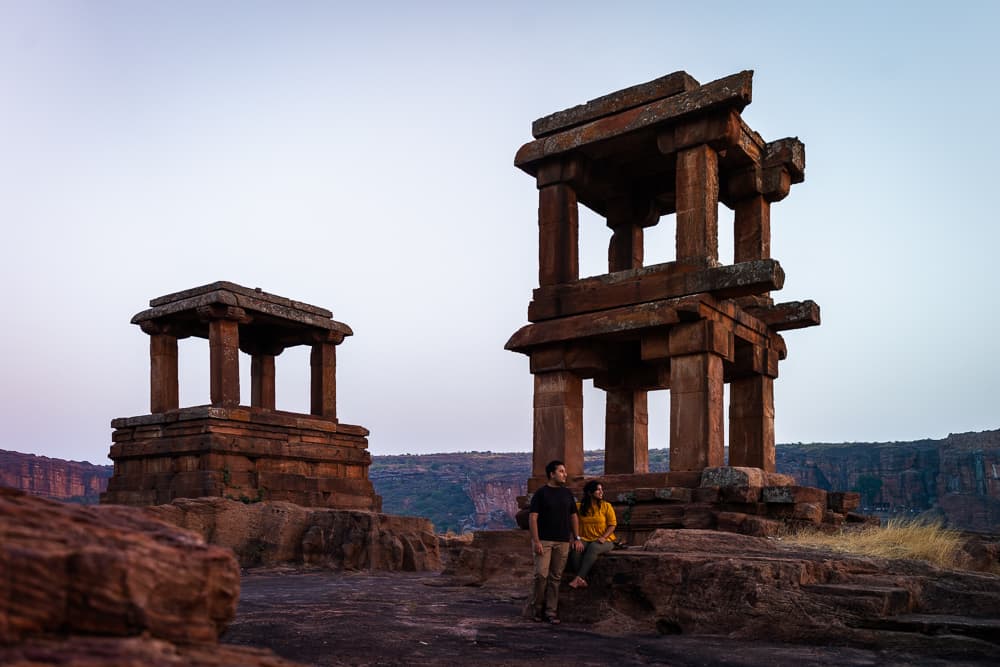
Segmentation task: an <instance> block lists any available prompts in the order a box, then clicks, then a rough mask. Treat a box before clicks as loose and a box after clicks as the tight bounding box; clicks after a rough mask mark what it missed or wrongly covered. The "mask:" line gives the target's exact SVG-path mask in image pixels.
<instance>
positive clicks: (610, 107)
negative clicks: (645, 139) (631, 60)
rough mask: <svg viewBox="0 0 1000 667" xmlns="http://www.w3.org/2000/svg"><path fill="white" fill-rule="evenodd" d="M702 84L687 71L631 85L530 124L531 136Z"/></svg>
mask: <svg viewBox="0 0 1000 667" xmlns="http://www.w3.org/2000/svg"><path fill="white" fill-rule="evenodd" d="M700 85H701V84H700V83H698V81H697V80H695V78H694V77H692V76H691V75H690V74H688V73H687V72H684V71H678V72H672V73H670V74H667V75H665V76H661V77H660V78H658V79H653V80H652V81H647V82H646V83H640V84H637V85H635V86H629V87H628V88H624V89H622V90H617V91H615V92H613V93H608V94H607V95H602V96H600V97H598V98H595V99H593V100H590V101H589V102H587V103H586V104H578V105H576V106H575V107H570V108H569V109H563V110H562V111H557V112H555V113H553V114H549V115H548V116H544V117H542V118H539V119H538V120H536V121H535V122H534V123H532V124H531V136H533V137H535V138H536V139H539V138H541V137H546V136H548V135H550V134H555V133H556V132H559V131H562V130H567V129H569V128H571V127H575V126H577V125H582V124H584V123H586V122H589V121H592V120H596V119H598V118H603V117H604V116H610V115H613V114H616V113H619V112H622V111H625V110H627V109H632V108H633V107H637V106H640V105H643V104H648V103H650V102H655V101H656V100H660V99H663V98H664V97H671V96H673V95H677V94H678V93H687V92H690V91H692V90H695V89H696V88H698V87H699V86H700Z"/></svg>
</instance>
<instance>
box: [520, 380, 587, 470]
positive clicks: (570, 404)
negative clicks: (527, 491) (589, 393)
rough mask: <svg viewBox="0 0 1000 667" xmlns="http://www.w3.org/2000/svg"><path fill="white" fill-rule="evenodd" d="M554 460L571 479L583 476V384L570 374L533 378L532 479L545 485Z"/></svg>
mask: <svg viewBox="0 0 1000 667" xmlns="http://www.w3.org/2000/svg"><path fill="white" fill-rule="evenodd" d="M554 459H558V460H560V461H562V462H563V463H565V464H566V472H567V473H569V477H570V478H571V479H573V478H579V477H582V476H583V381H582V380H581V379H580V378H579V377H577V376H576V375H574V374H573V373H572V372H571V371H549V372H545V373H536V374H535V399H534V446H533V448H532V465H531V474H532V476H533V477H534V478H535V479H536V480H541V481H543V482H544V480H545V479H546V477H545V465H546V464H547V463H548V462H549V461H552V460H554Z"/></svg>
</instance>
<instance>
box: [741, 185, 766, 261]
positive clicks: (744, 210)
mask: <svg viewBox="0 0 1000 667" xmlns="http://www.w3.org/2000/svg"><path fill="white" fill-rule="evenodd" d="M733 227H734V232H735V239H734V244H733V245H734V255H735V256H734V258H733V260H734V261H735V262H749V261H752V260H755V259H768V258H770V257H771V204H770V203H769V202H768V201H767V200H766V199H764V196H763V195H759V194H758V195H754V196H753V197H750V198H749V199H743V200H742V201H739V202H737V203H736V214H735V218H734V225H733Z"/></svg>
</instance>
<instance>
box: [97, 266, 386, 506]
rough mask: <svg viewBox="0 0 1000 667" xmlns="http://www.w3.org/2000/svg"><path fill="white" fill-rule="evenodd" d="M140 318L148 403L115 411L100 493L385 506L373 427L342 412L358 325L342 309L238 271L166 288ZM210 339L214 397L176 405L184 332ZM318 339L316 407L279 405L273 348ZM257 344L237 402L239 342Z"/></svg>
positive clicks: (250, 347)
mask: <svg viewBox="0 0 1000 667" xmlns="http://www.w3.org/2000/svg"><path fill="white" fill-rule="evenodd" d="M149 305H150V309H149V310H144V311H143V312H141V313H139V314H138V315H136V316H135V317H133V318H132V323H133V324H138V325H139V326H140V327H141V328H142V330H143V331H144V332H145V333H147V334H149V360H150V412H151V414H148V415H142V416H139V417H124V418H120V419H115V420H113V421H112V422H111V426H112V427H113V428H114V429H115V430H114V434H113V435H112V440H113V444H112V446H111V452H110V454H109V456H110V458H111V459H112V460H113V461H114V464H115V467H114V474H113V476H112V477H111V479H110V481H109V483H108V490H107V492H106V493H104V494H103V495H102V496H101V502H102V503H116V504H125V505H157V504H163V503H169V502H170V501H172V500H174V499H175V498H196V497H201V496H222V497H228V498H233V499H236V500H243V501H244V502H254V501H258V500H285V501H290V502H293V503H296V504H298V505H303V506H307V507H330V508H340V509H362V510H374V511H379V510H380V509H381V504H382V501H381V498H380V497H379V496H377V495H376V494H375V489H374V487H373V486H372V483H371V482H370V481H369V479H368V466H369V465H370V464H371V455H370V454H369V453H368V440H367V437H366V436H367V435H368V430H367V429H365V428H363V427H361V426H351V425H348V424H343V423H341V422H340V421H338V419H337V380H336V377H337V376H336V373H337V361H336V359H337V357H336V347H337V345H339V344H340V343H341V342H343V340H344V338H345V337H346V336H350V335H352V333H353V332H352V331H351V328H350V327H348V326H347V325H346V324H344V323H342V322H337V321H336V320H334V319H332V317H333V314H332V313H331V312H330V311H328V310H326V309H324V308H318V307H316V306H310V305H308V304H305V303H299V302H297V301H292V300H291V299H286V298H283V297H280V296H275V295H274V294H268V293H267V292H263V291H261V290H260V289H249V288H246V287H241V286H240V285H235V284H233V283H229V282H215V283H212V284H210V285H204V286H202V287H196V288H194V289H189V290H185V291H183V292H177V293H175V294H168V295H166V296H161V297H159V298H156V299H153V300H151V301H150V302H149ZM189 336H196V337H198V338H205V339H208V344H209V352H210V360H209V363H210V366H211V369H210V370H211V372H210V396H211V403H210V404H209V405H199V406H195V407H188V408H181V407H180V405H179V398H178V396H179V392H178V372H177V341H178V339H180V338H187V337H189ZM296 345H308V346H310V347H311V348H312V355H311V367H312V385H311V407H310V414H308V415H305V414H298V413H291V412H284V411H280V410H275V401H274V395H275V382H274V379H275V371H274V359H275V357H276V356H277V355H279V354H281V352H282V351H283V350H285V349H286V348H289V347H293V346H296ZM241 350H242V351H243V352H245V353H246V354H248V355H250V359H251V362H250V363H251V366H250V377H251V391H250V394H251V399H250V405H249V406H245V405H240V373H239V352H240V351H241Z"/></svg>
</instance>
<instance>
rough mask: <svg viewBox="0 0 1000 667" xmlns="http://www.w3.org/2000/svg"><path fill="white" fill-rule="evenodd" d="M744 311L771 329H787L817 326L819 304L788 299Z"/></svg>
mask: <svg viewBox="0 0 1000 667" xmlns="http://www.w3.org/2000/svg"><path fill="white" fill-rule="evenodd" d="M744 311H745V312H746V313H747V314H748V315H750V316H751V317H755V318H757V319H758V320H760V321H761V322H763V323H764V324H766V325H767V327H768V328H769V329H771V330H772V331H788V330H790V329H804V328H805V327H815V326H819V323H820V313H819V305H818V304H817V303H816V302H815V301H811V300H806V301H788V302H785V303H776V304H774V305H773V306H754V307H750V308H745V309H744Z"/></svg>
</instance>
